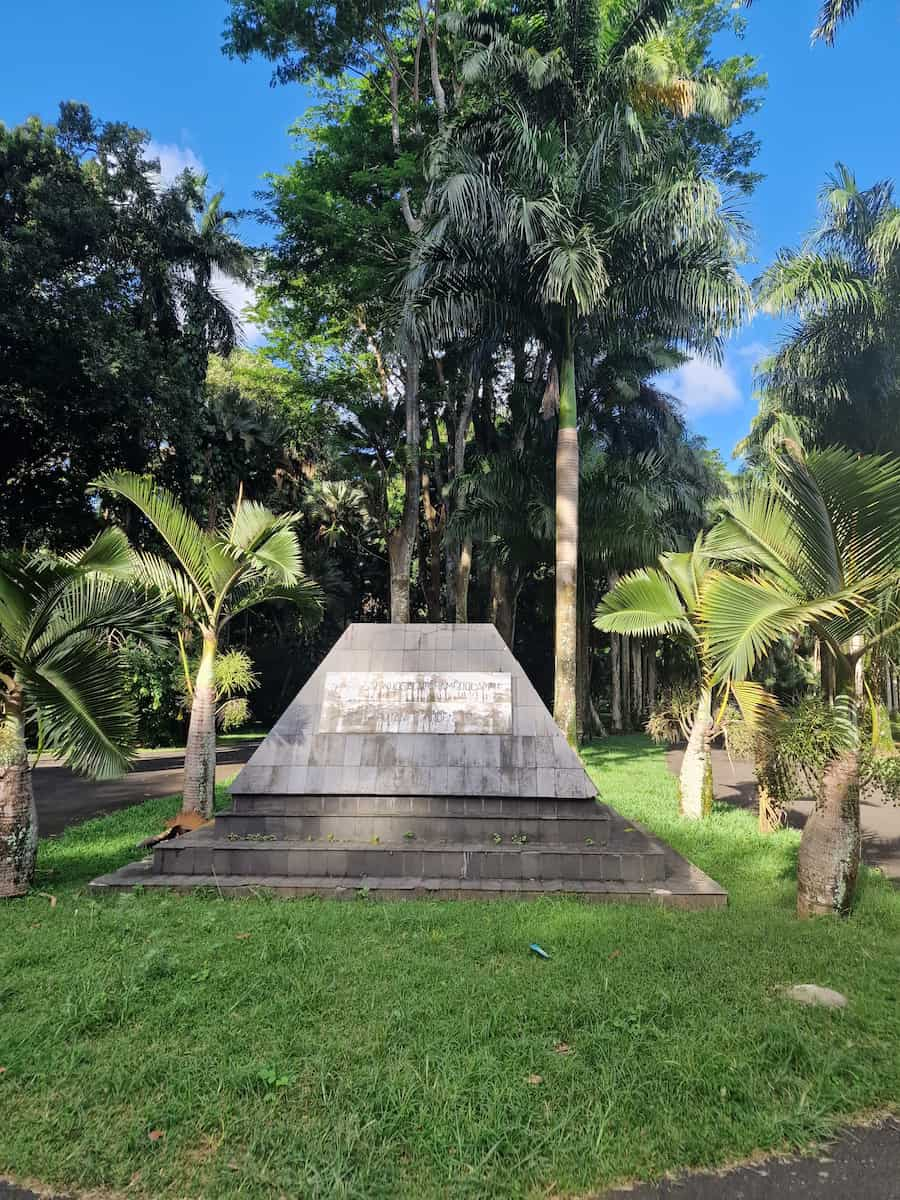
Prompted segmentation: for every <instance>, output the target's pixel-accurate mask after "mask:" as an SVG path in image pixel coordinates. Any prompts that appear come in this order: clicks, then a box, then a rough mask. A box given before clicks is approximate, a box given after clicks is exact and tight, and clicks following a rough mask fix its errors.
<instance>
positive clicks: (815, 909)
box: [797, 750, 860, 917]
mask: <svg viewBox="0 0 900 1200" xmlns="http://www.w3.org/2000/svg"><path fill="white" fill-rule="evenodd" d="M859 856H860V831H859V754H858V752H857V751H855V750H848V751H847V752H846V753H844V754H841V755H839V756H838V757H837V758H835V759H832V761H831V762H830V763H828V765H827V766H826V768H825V772H824V774H823V776H822V785H821V787H820V789H819V795H818V797H817V799H816V806H815V808H814V809H813V811H812V812H811V813H810V816H809V820H808V821H807V822H806V825H805V826H804V829H803V836H802V838H801V839H800V856H799V859H798V861H797V915H798V916H799V917H812V916H816V915H819V914H824V913H839V914H842V915H843V914H846V913H848V912H849V911H850V907H851V905H852V903H853V892H854V889H855V887H856V876H857V873H858V871H859Z"/></svg>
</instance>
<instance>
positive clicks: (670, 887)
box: [91, 805, 728, 909]
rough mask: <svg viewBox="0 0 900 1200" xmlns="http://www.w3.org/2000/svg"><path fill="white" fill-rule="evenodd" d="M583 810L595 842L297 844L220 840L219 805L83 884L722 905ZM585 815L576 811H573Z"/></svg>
mask: <svg viewBox="0 0 900 1200" xmlns="http://www.w3.org/2000/svg"><path fill="white" fill-rule="evenodd" d="M591 807H592V808H593V809H594V810H595V812H596V820H597V823H598V831H599V832H601V834H602V836H603V837H604V839H605V840H604V841H603V842H602V844H598V845H583V846H581V845H577V846H576V845H572V844H571V843H570V844H568V845H564V844H558V843H557V844H554V843H543V844H536V843H525V844H519V843H510V844H508V845H503V844H502V843H500V844H495V843H494V842H493V841H492V842H491V843H490V844H489V845H483V844H477V843H474V844H473V843H468V844H467V843H449V842H447V841H445V840H441V841H434V842H428V843H424V844H421V845H415V846H411V845H410V844H408V843H404V844H398V843H385V844H382V843H381V842H375V843H369V844H361V843H358V842H355V843H346V842H340V841H336V840H335V841H328V840H323V841H302V842H301V841H299V840H297V839H296V838H279V837H277V836H275V835H272V834H249V835H245V836H238V835H235V834H234V833H231V834H230V835H228V836H224V837H223V836H222V830H221V828H220V825H224V827H225V828H228V824H229V823H228V818H229V817H230V816H231V814H228V813H224V814H220V816H219V817H218V818H217V824H216V826H215V827H210V828H209V829H202V830H198V831H197V832H196V833H191V834H187V835H185V836H183V837H180V838H175V839H173V840H172V841H169V842H165V843H163V844H162V845H161V846H159V847H157V849H156V851H155V852H154V857H153V858H152V859H146V860H144V861H142V862H138V863H130V864H129V865H128V866H126V867H122V868H121V869H120V870H118V871H115V872H113V873H112V874H109V875H104V876H101V877H100V878H99V879H95V880H94V881H93V882H92V884H91V889H92V891H93V892H95V893H104V892H111V891H122V890H130V889H132V888H135V887H142V888H152V889H160V890H164V891H165V890H168V891H175V892H193V891H196V890H198V889H201V890H209V891H211V892H213V893H215V894H217V895H219V896H220V897H223V898H225V897H240V896H253V895H260V894H264V893H271V894H273V895H276V896H280V897H284V898H291V897H304V896H320V897H330V898H333V899H353V898H355V897H358V896H366V897H369V898H372V899H383V900H410V899H426V898H433V899H442V900H497V899H512V900H528V899H533V898H535V897H537V896H541V895H562V896H572V897H578V898H580V899H581V900H584V901H590V902H594V903H610V902H618V903H632V904H640V903H646V904H661V905H664V906H667V907H673V908H686V909H703V908H719V907H723V906H724V905H725V904H726V903H727V899H728V897H727V893H726V892H725V891H724V890H723V889H722V888H721V887H719V885H718V884H717V883H716V882H715V881H714V880H712V879H710V878H709V876H707V875H705V874H704V873H703V872H702V871H700V870H698V869H697V868H696V867H694V866H693V865H692V864H691V863H689V862H687V860H685V859H683V858H682V857H681V856H680V855H678V854H676V853H675V852H674V851H673V850H672V849H671V848H670V847H669V846H666V845H665V844H664V843H663V842H660V841H658V840H657V839H656V838H653V837H652V836H651V835H650V834H648V833H647V832H646V831H645V830H644V829H642V828H641V827H640V826H639V825H636V824H634V823H633V822H625V821H624V820H623V818H621V817H620V816H619V815H618V814H617V813H615V812H613V811H612V810H611V809H609V808H607V807H605V806H601V805H591ZM585 819H586V814H584V815H583V816H582V818H581V820H585ZM579 826H580V821H579ZM513 836H515V835H513ZM586 840H587V841H591V840H592V839H590V838H588V839H586Z"/></svg>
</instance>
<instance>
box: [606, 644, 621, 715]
mask: <svg viewBox="0 0 900 1200" xmlns="http://www.w3.org/2000/svg"><path fill="white" fill-rule="evenodd" d="M621 658H622V638H621V637H620V635H619V634H618V633H611V634H610V635H609V672H610V683H611V701H610V703H611V706H612V731H613V733H621V732H622V666H621Z"/></svg>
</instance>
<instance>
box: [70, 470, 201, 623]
mask: <svg viewBox="0 0 900 1200" xmlns="http://www.w3.org/2000/svg"><path fill="white" fill-rule="evenodd" d="M92 486H94V487H97V488H101V489H104V490H106V491H109V492H112V493H113V494H114V495H116V496H121V497H122V498H123V499H125V500H130V501H131V503H132V504H133V505H134V506H135V508H137V509H139V510H140V511H141V512H142V513H143V514H144V516H145V517H146V518H147V520H148V521H149V522H150V524H151V525H152V526H153V528H154V529H155V530H156V531H157V533H158V534H159V535H160V537H161V538H162V539H163V541H165V543H166V545H167V546H168V547H169V549H170V550H171V551H172V553H173V554H174V555H175V557H176V558H177V559H178V562H179V564H180V566H181V569H182V570H183V571H184V573H185V575H186V576H187V577H188V579H189V580H190V581H191V583H192V584H193V586H194V588H195V589H196V591H197V593H198V597H199V598H200V601H201V603H202V604H203V605H204V607H206V608H209V591H210V577H209V568H208V564H207V559H206V553H205V550H206V545H205V539H204V535H203V530H201V529H200V527H199V525H198V524H197V522H196V521H195V520H194V519H193V518H192V517H191V516H190V514H189V513H188V512H187V510H186V509H185V508H183V507H182V505H181V504H179V503H178V501H177V500H176V499H175V497H174V496H173V495H172V494H171V493H170V492H167V491H166V490H165V489H164V488H161V487H159V486H158V485H157V484H155V483H154V482H153V481H152V480H150V479H148V478H145V477H144V476H141V475H135V474H133V473H131V472H128V471H119V472H116V473H114V474H109V475H103V476H101V477H100V479H98V480H95V481H94V483H93V485H92Z"/></svg>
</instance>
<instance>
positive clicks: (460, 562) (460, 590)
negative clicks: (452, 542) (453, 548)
mask: <svg viewBox="0 0 900 1200" xmlns="http://www.w3.org/2000/svg"><path fill="white" fill-rule="evenodd" d="M471 574H472V539H471V538H466V539H465V541H464V542H463V543H462V545H461V546H460V548H459V557H458V558H457V560H456V579H455V581H454V591H455V594H456V624H457V625H465V624H466V622H467V621H468V620H469V576H470V575H471Z"/></svg>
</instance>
